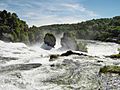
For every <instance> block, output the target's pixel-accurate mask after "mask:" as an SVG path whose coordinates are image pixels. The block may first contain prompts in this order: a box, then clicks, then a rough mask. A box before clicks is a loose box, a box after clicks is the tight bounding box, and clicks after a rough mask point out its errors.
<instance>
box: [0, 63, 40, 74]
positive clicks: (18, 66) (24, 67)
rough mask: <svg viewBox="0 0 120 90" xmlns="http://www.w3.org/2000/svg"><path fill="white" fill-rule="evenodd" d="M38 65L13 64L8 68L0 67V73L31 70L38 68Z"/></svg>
mask: <svg viewBox="0 0 120 90" xmlns="http://www.w3.org/2000/svg"><path fill="white" fill-rule="evenodd" d="M41 65H42V64H40V63H30V64H14V65H9V66H4V67H0V72H5V71H15V70H31V69H34V68H38V67H40V66H41Z"/></svg>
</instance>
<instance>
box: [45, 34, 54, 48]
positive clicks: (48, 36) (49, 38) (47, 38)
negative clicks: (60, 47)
mask: <svg viewBox="0 0 120 90" xmlns="http://www.w3.org/2000/svg"><path fill="white" fill-rule="evenodd" d="M44 43H45V44H47V45H48V46H51V47H54V46H55V44H56V38H55V36H54V35H53V34H50V33H47V34H46V35H45V37H44Z"/></svg>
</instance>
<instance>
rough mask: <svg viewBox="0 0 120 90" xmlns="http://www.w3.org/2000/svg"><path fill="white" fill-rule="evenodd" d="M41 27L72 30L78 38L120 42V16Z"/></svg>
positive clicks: (43, 27)
mask: <svg viewBox="0 0 120 90" xmlns="http://www.w3.org/2000/svg"><path fill="white" fill-rule="evenodd" d="M40 29H43V30H53V31H57V32H58V33H59V32H61V31H64V32H72V33H73V34H74V35H75V36H76V37H77V38H78V39H89V40H99V41H106V42H107V41H108V42H116V43H120V16H116V17H113V18H102V19H93V20H89V21H85V22H81V23H77V24H55V25H48V26H42V27H40Z"/></svg>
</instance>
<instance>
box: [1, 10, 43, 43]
mask: <svg viewBox="0 0 120 90" xmlns="http://www.w3.org/2000/svg"><path fill="white" fill-rule="evenodd" d="M36 31H37V27H35V26H33V27H32V28H28V25H27V24H26V22H25V21H23V20H20V19H19V18H18V16H17V14H16V13H10V12H7V11H6V10H3V11H0V39H1V40H3V41H11V42H23V43H26V44H31V43H35V42H37V41H40V40H41V36H40V35H41V34H39V32H36Z"/></svg>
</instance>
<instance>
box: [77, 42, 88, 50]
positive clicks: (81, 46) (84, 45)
mask: <svg viewBox="0 0 120 90" xmlns="http://www.w3.org/2000/svg"><path fill="white" fill-rule="evenodd" d="M77 45H78V50H79V51H82V52H87V44H85V43H83V42H79V43H78V44H77Z"/></svg>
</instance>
